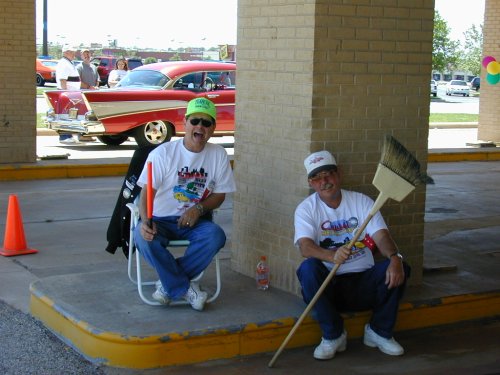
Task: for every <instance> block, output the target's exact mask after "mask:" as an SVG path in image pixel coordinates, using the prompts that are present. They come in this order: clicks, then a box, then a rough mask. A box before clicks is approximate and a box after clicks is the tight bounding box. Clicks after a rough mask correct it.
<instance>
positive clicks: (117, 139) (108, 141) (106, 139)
mask: <svg viewBox="0 0 500 375" xmlns="http://www.w3.org/2000/svg"><path fill="white" fill-rule="evenodd" d="M127 138H128V136H127V135H100V136H98V137H97V139H98V140H99V141H101V142H102V143H104V144H105V145H108V146H119V145H121V144H122V143H123V142H125V141H126V140H127Z"/></svg>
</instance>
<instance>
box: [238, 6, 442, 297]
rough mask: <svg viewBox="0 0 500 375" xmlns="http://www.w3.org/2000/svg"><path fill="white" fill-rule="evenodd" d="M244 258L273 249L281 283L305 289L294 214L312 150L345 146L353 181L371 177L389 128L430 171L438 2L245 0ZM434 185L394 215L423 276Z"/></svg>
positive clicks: (241, 266)
mask: <svg viewBox="0 0 500 375" xmlns="http://www.w3.org/2000/svg"><path fill="white" fill-rule="evenodd" d="M238 14H239V16H238V95H237V106H236V108H237V114H236V116H237V117H236V121H237V124H236V144H235V175H236V179H237V184H238V192H237V193H236V194H235V197H234V217H233V238H232V249H233V250H232V251H233V254H232V267H233V268H234V269H235V270H237V271H239V272H242V273H244V274H247V275H249V276H253V275H254V269H255V265H256V263H257V261H258V259H259V256H260V255H261V254H264V255H267V256H268V259H269V263H270V268H271V283H272V286H274V287H277V288H280V289H283V290H287V291H291V292H293V293H298V291H299V289H298V283H297V280H296V276H295V269H296V267H297V266H298V264H299V263H300V262H301V260H302V258H301V256H300V255H299V253H298V250H297V249H296V248H295V247H294V245H293V233H294V228H293V215H294V210H295V207H296V206H297V204H298V203H299V202H300V201H301V200H302V199H304V198H305V197H306V196H307V195H308V194H309V192H310V191H309V188H308V185H307V180H306V176H305V170H304V167H303V164H302V162H303V159H304V158H305V157H306V156H307V155H308V154H309V153H310V152H312V151H317V150H321V149H327V150H329V151H331V152H333V153H334V155H335V156H336V158H337V161H338V163H339V164H340V165H341V170H342V173H343V176H344V187H346V188H350V189H355V190H359V191H362V192H365V193H368V194H369V195H370V196H372V197H376V195H377V191H376V189H375V188H374V187H373V186H372V185H371V181H372V178H373V175H374V173H375V170H376V167H377V163H378V161H379V159H380V150H381V145H382V142H383V138H384V135H385V134H392V135H394V136H395V137H396V138H397V139H398V140H399V141H400V142H402V143H403V144H404V145H405V146H406V147H407V148H408V149H409V150H411V151H412V152H414V153H415V155H416V156H417V158H418V160H419V161H420V162H421V164H422V167H423V170H425V169H426V158H427V138H428V119H429V100H430V99H429V98H430V92H429V77H430V76H431V53H432V31H433V16H434V1H432V0H422V1H419V2H408V3H406V2H399V1H395V0H379V1H377V2H375V3H374V2H366V1H364V0H353V1H350V2H348V3H346V2H345V1H341V0H335V1H331V0H330V1H327V0H310V1H304V0H300V1H299V0H287V1H286V2H284V1H282V0H267V1H254V0H239V3H238ZM424 206H425V186H421V187H418V188H417V190H416V191H415V192H414V193H412V194H411V195H410V196H409V197H408V198H406V199H405V201H404V202H403V203H402V204H399V203H394V202H390V203H389V204H387V205H386V206H385V207H384V208H383V210H382V211H383V214H384V216H385V218H386V221H387V222H388V224H389V226H390V229H391V231H392V233H393V235H394V237H395V239H396V241H397V242H398V244H399V246H400V248H401V250H402V252H403V253H404V254H405V256H406V259H407V260H408V261H409V263H410V264H411V265H412V267H413V277H412V282H413V283H414V284H417V283H420V282H421V275H422V264H423V231H424V222H423V218H424V208H425V207H424Z"/></svg>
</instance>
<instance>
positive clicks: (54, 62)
mask: <svg viewBox="0 0 500 375" xmlns="http://www.w3.org/2000/svg"><path fill="white" fill-rule="evenodd" d="M42 65H45V66H57V61H42Z"/></svg>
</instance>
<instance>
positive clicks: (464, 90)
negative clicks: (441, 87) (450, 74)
mask: <svg viewBox="0 0 500 375" xmlns="http://www.w3.org/2000/svg"><path fill="white" fill-rule="evenodd" d="M446 95H463V96H469V95H470V88H469V85H468V84H467V82H465V81H462V80H458V79H454V80H451V81H450V82H448V83H447V84H446Z"/></svg>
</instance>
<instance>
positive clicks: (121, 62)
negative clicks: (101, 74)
mask: <svg viewBox="0 0 500 375" xmlns="http://www.w3.org/2000/svg"><path fill="white" fill-rule="evenodd" d="M127 73H128V64H127V60H125V59H118V60H116V63H115V69H113V70H112V71H111V72H109V76H108V86H109V87H115V86H116V84H117V83H118V82H120V81H121V80H122V79H123V77H125V75H126V74H127Z"/></svg>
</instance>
